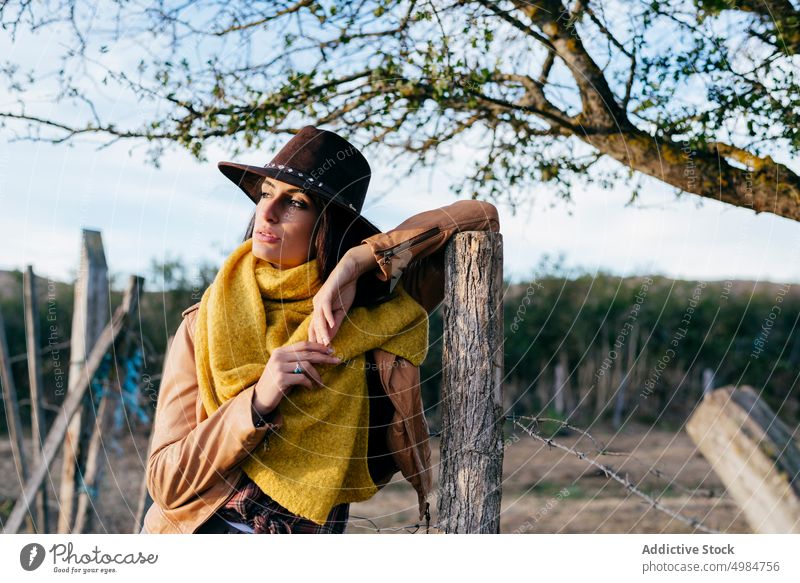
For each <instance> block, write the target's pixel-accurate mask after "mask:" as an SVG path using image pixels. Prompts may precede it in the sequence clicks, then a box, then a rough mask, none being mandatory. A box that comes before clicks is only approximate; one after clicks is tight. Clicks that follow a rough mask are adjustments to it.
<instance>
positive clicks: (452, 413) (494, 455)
mask: <svg viewBox="0 0 800 583" xmlns="http://www.w3.org/2000/svg"><path fill="white" fill-rule="evenodd" d="M445 265H446V268H445V270H446V271H445V298H444V302H443V304H442V306H443V311H442V319H443V322H444V333H443V341H442V433H441V442H440V446H439V449H440V452H441V463H440V469H439V493H438V513H439V517H438V522H439V525H440V526H439V528H440V530H442V531H444V532H447V533H499V532H500V500H501V486H502V477H503V398H502V385H501V382H502V378H503V236H502V234H500V233H496V232H485V231H465V232H462V233H458V234H456V235H454V236H453V237H452V238H451V240H450V242H449V243H448V244H447V247H446V249H445Z"/></svg>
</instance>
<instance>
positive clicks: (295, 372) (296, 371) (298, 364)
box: [292, 362, 303, 374]
mask: <svg viewBox="0 0 800 583" xmlns="http://www.w3.org/2000/svg"><path fill="white" fill-rule="evenodd" d="M292 372H294V374H303V369H302V368H300V363H299V362H298V363H297V366H296V367H294V371H292Z"/></svg>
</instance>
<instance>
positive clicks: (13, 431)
mask: <svg viewBox="0 0 800 583" xmlns="http://www.w3.org/2000/svg"><path fill="white" fill-rule="evenodd" d="M0 384H2V388H3V405H4V406H5V409H6V424H7V425H8V437H9V439H10V440H11V455H13V456H14V467H15V468H16V470H17V477H18V479H19V480H21V481H25V480H27V479H28V465H27V462H26V457H25V442H24V440H23V432H22V418H21V417H20V415H19V401H18V400H17V385H16V383H14V373H13V372H12V370H11V361H10V358H9V354H8V339H7V338H6V324H5V321H4V320H3V312H2V311H0ZM28 530H29V531H30V532H35V530H34V527H33V515H32V514H28Z"/></svg>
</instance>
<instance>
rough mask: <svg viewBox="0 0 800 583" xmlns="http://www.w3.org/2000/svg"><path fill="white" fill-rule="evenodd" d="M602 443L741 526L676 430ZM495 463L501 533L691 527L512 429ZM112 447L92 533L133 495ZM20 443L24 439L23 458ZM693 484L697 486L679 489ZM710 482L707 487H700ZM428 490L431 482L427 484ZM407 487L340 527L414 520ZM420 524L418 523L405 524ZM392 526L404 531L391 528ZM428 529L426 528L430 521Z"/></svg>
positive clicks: (140, 459) (718, 520)
mask: <svg viewBox="0 0 800 583" xmlns="http://www.w3.org/2000/svg"><path fill="white" fill-rule="evenodd" d="M594 436H595V437H596V438H597V439H599V440H600V441H601V442H602V443H604V444H605V445H606V447H607V448H608V449H609V450H614V451H625V452H634V455H635V456H636V458H637V459H631V458H626V457H609V456H602V457H601V458H600V460H599V461H601V462H603V463H605V464H607V465H610V466H612V467H613V468H615V469H617V470H619V471H620V472H621V474H622V475H627V476H628V478H629V479H630V480H631V481H632V482H634V483H637V484H638V485H639V487H640V488H641V489H642V490H643V491H645V492H647V493H648V494H651V495H660V496H661V501H662V503H663V504H664V505H665V506H667V507H668V508H670V509H672V510H674V511H677V512H680V513H682V514H684V515H687V516H690V517H693V518H696V519H700V520H701V521H702V522H703V523H704V524H706V525H707V526H709V527H711V528H714V529H716V530H720V531H723V532H730V533H741V532H749V530H748V525H747V524H746V522H745V521H744V518H743V516H742V515H741V514H740V513H739V510H738V508H737V507H736V506H735V504H734V503H733V501H732V500H731V499H730V498H728V497H726V496H725V494H724V491H723V488H722V485H721V484H720V482H719V480H718V479H717V477H716V475H715V474H714V473H713V472H712V471H711V467H710V466H709V465H708V463H707V462H706V461H705V460H704V459H703V458H702V457H701V456H700V454H699V453H698V452H697V451H696V449H695V448H694V446H693V444H692V442H691V441H690V440H689V438H688V437H687V436H686V435H685V434H684V433H673V432H667V431H660V430H653V431H648V430H647V428H643V427H640V428H636V429H632V430H629V431H627V432H625V433H621V434H619V435H612V434H609V433H604V432H602V431H599V432H597V433H596V434H595V435H594ZM506 437H507V438H506V442H507V443H508V445H507V447H506V450H505V456H504V464H503V502H502V517H501V532H503V533H512V532H522V533H594V532H602V533H628V532H636V533H685V532H692V528H691V527H690V526H688V525H686V524H684V523H682V522H679V521H677V520H674V519H672V518H671V517H670V516H668V515H666V514H664V513H662V512H659V511H657V510H655V509H651V508H649V507H648V505H647V504H646V502H645V501H644V500H642V499H641V498H639V497H637V496H631V495H629V494H628V493H627V491H626V490H625V489H624V488H623V487H622V486H621V485H620V484H618V483H616V482H614V481H613V480H610V479H608V478H607V477H605V475H604V474H603V473H602V472H599V471H597V470H596V469H595V468H592V467H591V466H590V465H589V464H588V463H587V462H586V461H583V460H580V459H578V458H577V457H575V456H573V455H571V454H568V453H565V452H563V451H559V450H558V449H554V448H548V447H547V446H545V445H543V444H541V443H540V442H539V441H537V440H535V439H533V438H531V437H529V436H526V435H525V434H524V433H522V432H518V433H516V434H509V433H507V436H506ZM557 440H558V441H559V442H560V443H563V444H565V445H571V446H574V447H575V448H576V449H577V450H580V451H584V452H587V453H588V452H591V451H592V449H593V448H592V444H591V443H590V442H589V441H588V440H587V439H586V438H579V436H576V435H566V436H561V437H558V438H557ZM118 443H119V446H118V449H116V450H109V451H108V457H109V458H110V459H111V460H112V466H111V467H110V468H107V469H106V470H105V473H104V481H103V487H102V489H101V491H100V494H99V496H98V499H97V500H96V507H97V511H98V514H99V516H100V519H99V520H98V521H96V523H95V526H94V528H93V532H103V533H105V532H108V533H122V532H131V527H132V522H133V516H134V513H135V510H136V500H137V497H138V492H139V488H140V484H141V480H142V472H143V467H144V463H145V459H146V450H147V437H146V436H145V435H144V434H135V433H134V434H127V435H124V436H121V437H119V438H118ZM30 445H31V444H30V443H28V444H26V446H27V449H28V453H29V458H28V459H30ZM432 450H433V463H434V475H435V476H437V474H438V469H437V468H438V460H439V456H438V454H439V448H438V440H437V439H436V438H433V439H432ZM651 466H652V467H655V468H658V469H659V470H661V471H663V472H664V473H666V474H669V475H670V476H672V477H675V478H676V479H675V481H674V483H672V484H670V483H669V480H668V479H667V480H665V479H662V478H659V477H657V476H655V475H653V474H652V473H649V472H648V469H649V468H650V467H651ZM60 468H61V457H60V456H59V457H58V458H57V460H56V463H55V464H53V473H52V474H50V475H49V476H48V478H47V481H48V487H49V489H50V492H51V494H50V497H49V504H50V508H52V509H53V511H54V513H55V511H56V509H57V499H56V496H55V492H57V491H58V482H59V478H60ZM20 488H21V486H20V483H19V480H18V479H17V475H16V471H15V470H14V463H13V458H12V455H11V449H10V445H9V443H8V441H7V440H5V441H3V442H0V517H2V518H5V517H6V516H7V515H8V513H9V512H10V508H11V506H12V505H13V502H14V500H15V499H16V497H17V495H18V493H19V491H20ZM686 488H688V489H690V490H692V489H702V490H703V491H702V492H701V493H698V492H695V493H691V492H687V491H686V490H685V489H686ZM709 490H711V492H710V493H711V494H712V495H711V496H709ZM434 491H436V484H434ZM416 506H417V505H416V493H415V491H414V490H413V488H411V486H410V485H409V484H408V483H407V482H405V480H403V479H402V477H401V476H400V474H399V473H398V474H396V475H395V478H394V481H393V482H392V483H391V484H389V485H387V486H386V487H385V488H384V489H382V490H381V491H380V492H379V493H378V494H377V495H376V496H375V497H374V498H372V499H371V500H369V501H367V502H362V503H357V504H353V505H351V509H350V523H349V525H348V529H347V532H348V533H374V532H376V529H381V530H382V531H383V532H397V529H398V528H399V527H404V526H407V525H414V524H416V522H417V516H416ZM431 510H432V513H431V514H432V521H431V522H432V524H435V523H436V518H437V512H436V500H435V498H432V499H431ZM415 530H416V532H417V533H424V528H422V529H418V530H417V529H414V528H411V529H407V531H408V532H411V531H415ZM401 531H404V530H403V529H401ZM431 532H435V530H434V529H431Z"/></svg>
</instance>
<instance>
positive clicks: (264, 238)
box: [255, 232, 280, 243]
mask: <svg viewBox="0 0 800 583" xmlns="http://www.w3.org/2000/svg"><path fill="white" fill-rule="evenodd" d="M255 237H256V239H258V240H259V241H261V242H262V243H277V242H278V241H280V238H279V237H275V236H273V235H268V234H267V233H260V232H257V233H256V235H255Z"/></svg>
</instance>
